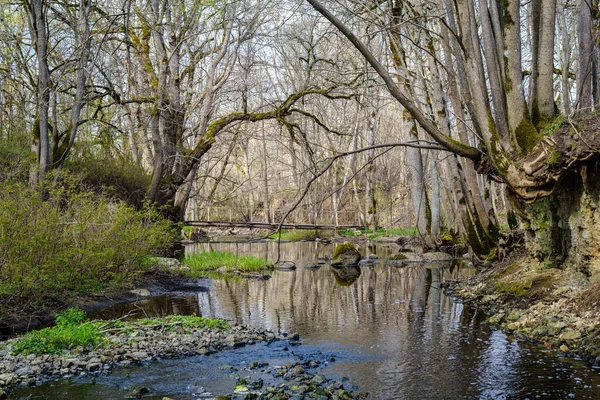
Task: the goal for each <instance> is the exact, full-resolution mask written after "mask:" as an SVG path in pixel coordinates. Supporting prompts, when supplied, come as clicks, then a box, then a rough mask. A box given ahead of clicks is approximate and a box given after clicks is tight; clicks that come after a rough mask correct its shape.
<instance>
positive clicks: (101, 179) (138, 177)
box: [65, 154, 152, 208]
mask: <svg viewBox="0 0 600 400" xmlns="http://www.w3.org/2000/svg"><path fill="white" fill-rule="evenodd" d="M65 167H66V169H67V170H69V171H72V173H73V174H77V175H79V176H81V182H82V184H83V186H85V187H86V189H93V190H94V191H95V192H96V193H99V194H102V195H104V196H107V197H110V198H112V199H117V200H121V201H124V202H126V203H127V204H130V205H133V206H135V207H136V208H140V207H141V206H142V204H143V201H144V198H145V195H146V190H147V189H148V186H150V181H151V180H152V177H151V176H150V174H148V173H147V172H146V171H144V169H143V168H142V167H140V166H139V165H136V164H135V163H134V162H133V160H131V159H130V158H128V157H123V156H116V157H115V156H113V155H110V154H107V155H94V156H92V155H84V156H81V157H79V158H74V159H71V160H69V161H68V162H67V163H66V164H65Z"/></svg>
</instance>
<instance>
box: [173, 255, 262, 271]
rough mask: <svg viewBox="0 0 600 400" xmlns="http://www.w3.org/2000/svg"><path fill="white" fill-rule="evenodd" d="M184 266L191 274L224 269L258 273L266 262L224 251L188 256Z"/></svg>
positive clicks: (257, 258)
mask: <svg viewBox="0 0 600 400" xmlns="http://www.w3.org/2000/svg"><path fill="white" fill-rule="evenodd" d="M183 262H184V264H186V265H187V266H188V267H190V268H191V270H192V273H199V272H206V271H212V270H216V269H218V268H221V267H225V268H226V269H228V270H239V271H245V272H249V271H260V270H263V269H264V267H265V265H267V262H266V261H265V260H264V259H262V258H259V257H254V256H246V255H242V256H236V255H235V254H232V253H228V252H224V251H208V252H203V253H195V254H188V255H186V256H185V259H184V261H183Z"/></svg>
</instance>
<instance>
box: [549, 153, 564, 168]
mask: <svg viewBox="0 0 600 400" xmlns="http://www.w3.org/2000/svg"><path fill="white" fill-rule="evenodd" d="M561 161H562V154H561V153H560V151H556V150H555V151H553V152H552V153H550V156H548V161H547V163H548V166H549V167H555V166H557V165H559V164H560V163H561Z"/></svg>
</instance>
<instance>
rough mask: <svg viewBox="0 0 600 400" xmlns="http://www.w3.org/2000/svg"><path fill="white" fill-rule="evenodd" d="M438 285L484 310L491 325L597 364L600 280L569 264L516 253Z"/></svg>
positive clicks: (599, 339) (461, 299)
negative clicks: (544, 263) (563, 266)
mask: <svg viewBox="0 0 600 400" xmlns="http://www.w3.org/2000/svg"><path fill="white" fill-rule="evenodd" d="M442 286H443V287H444V290H445V293H446V294H448V295H451V296H453V297H455V298H458V299H459V300H460V301H462V302H464V303H468V304H469V305H470V306H474V307H477V308H478V309H480V310H482V311H484V312H485V313H486V315H487V316H488V319H487V322H488V323H489V324H490V325H491V326H493V327H497V328H499V329H502V330H504V331H505V332H507V333H509V334H511V335H513V336H514V337H516V338H521V339H526V340H535V341H539V342H540V343H541V344H542V345H543V346H544V347H545V348H546V349H550V350H555V351H556V352H558V353H560V354H563V355H565V356H570V357H577V358H583V359H584V360H586V361H587V362H588V363H589V364H590V365H594V366H600V313H599V312H598V311H600V291H599V289H600V285H599V283H598V282H597V281H596V280H595V279H593V278H590V277H588V276H585V275H584V274H582V273H581V272H578V271H576V270H571V269H569V268H567V269H564V270H563V269H556V268H543V267H541V266H540V264H539V262H537V261H536V260H534V259H531V258H529V257H526V256H524V255H519V256H517V257H514V258H513V259H512V260H507V261H505V262H503V263H500V264H498V265H496V266H494V267H492V268H489V269H486V270H484V271H482V272H480V273H479V274H477V275H476V276H474V277H472V278H471V279H468V280H462V281H448V282H444V284H443V285H442ZM596 297H597V298H596Z"/></svg>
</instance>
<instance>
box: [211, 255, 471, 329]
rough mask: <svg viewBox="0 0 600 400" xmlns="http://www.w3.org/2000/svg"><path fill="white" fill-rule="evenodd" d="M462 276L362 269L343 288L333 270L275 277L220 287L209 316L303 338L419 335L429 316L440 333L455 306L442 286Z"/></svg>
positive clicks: (214, 292) (458, 271) (412, 269)
mask: <svg viewBox="0 0 600 400" xmlns="http://www.w3.org/2000/svg"><path fill="white" fill-rule="evenodd" d="M464 274H465V271H464V270H462V269H458V268H456V269H453V270H452V271H451V270H450V269H447V268H446V269H441V270H440V269H436V268H424V267H422V266H414V267H407V268H394V267H387V266H382V265H380V266H377V267H363V268H362V269H361V275H360V277H358V279H357V280H356V282H355V283H353V284H351V285H350V286H348V287H344V286H340V285H339V284H338V283H337V282H336V280H335V277H334V275H333V274H332V269H331V267H328V266H326V267H323V268H321V269H319V270H316V271H315V270H305V269H303V268H299V269H298V270H296V271H295V272H292V271H280V272H277V273H275V274H274V275H273V277H272V278H271V279H270V280H269V281H266V282H264V281H253V280H244V281H230V282H221V281H217V282H215V283H214V288H213V290H211V293H210V295H209V296H210V297H212V298H213V300H212V301H211V304H213V306H214V305H215V304H218V308H215V307H213V309H212V310H206V313H209V314H211V315H215V314H216V315H221V316H224V317H226V318H230V319H233V320H235V321H238V322H241V323H250V324H254V325H261V326H267V327H268V328H270V329H273V330H280V329H281V330H284V331H291V330H299V331H300V333H303V334H305V335H306V334H307V333H309V332H313V333H315V332H321V333H323V334H325V333H327V332H329V333H333V332H339V331H341V330H343V331H345V332H349V331H353V330H355V331H360V332H371V333H375V332H377V331H378V330H380V329H379V328H378V326H394V329H397V330H398V329H399V330H400V331H404V332H405V333H409V331H408V328H409V326H412V328H410V330H411V331H413V330H414V331H415V332H416V333H417V332H422V331H423V330H424V329H425V328H424V326H423V324H424V321H425V318H426V316H427V320H428V321H430V324H429V325H430V328H429V329H437V327H436V324H437V321H439V319H440V313H441V312H442V310H445V311H451V310H452V307H453V304H452V302H451V300H449V299H448V298H446V297H445V296H443V295H442V294H441V293H440V289H439V282H440V281H441V280H445V279H457V278H459V277H460V276H461V275H464ZM203 313H204V310H203ZM431 315H434V316H435V317H433V318H432V317H431ZM450 321H452V318H450ZM457 322H458V323H460V321H457ZM315 334H316V335H319V333H315Z"/></svg>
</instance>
